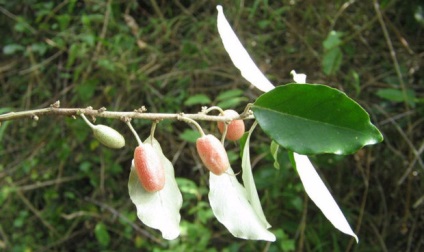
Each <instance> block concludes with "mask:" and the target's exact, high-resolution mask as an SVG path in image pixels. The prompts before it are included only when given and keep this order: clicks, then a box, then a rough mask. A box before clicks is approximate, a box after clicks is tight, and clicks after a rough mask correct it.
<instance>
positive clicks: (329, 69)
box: [321, 47, 343, 75]
mask: <svg viewBox="0 0 424 252" xmlns="http://www.w3.org/2000/svg"><path fill="white" fill-rule="evenodd" d="M342 59H343V54H342V50H340V48H339V47H336V48H333V49H331V50H329V51H327V52H325V53H324V57H323V58H322V61H321V64H322V71H323V72H324V73H325V74H326V75H333V74H335V73H336V72H337V71H338V70H339V69H340V66H341V64H342Z"/></svg>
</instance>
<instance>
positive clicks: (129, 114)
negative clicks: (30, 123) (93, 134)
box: [0, 107, 254, 122]
mask: <svg viewBox="0 0 424 252" xmlns="http://www.w3.org/2000/svg"><path fill="white" fill-rule="evenodd" d="M80 114H84V115H85V116H91V117H103V118H110V119H121V118H130V119H145V120H152V121H156V120H159V121H160V120H166V119H168V120H179V117H181V114H177V113H141V112H139V111H106V110H104V109H98V110H96V109H92V108H55V107H49V108H42V109H34V110H25V111H20V112H9V113H5V114H1V115H0V122H5V121H12V120H19V119H25V118H27V119H28V118H29V119H34V120H35V118H37V119H41V117H43V116H69V117H74V118H75V117H76V116H79V115H80ZM184 118H190V119H192V120H196V121H213V122H225V121H231V120H236V119H243V120H244V119H254V117H253V115H249V114H245V113H244V112H243V113H242V115H240V117H238V118H231V117H228V116H222V115H206V114H204V113H196V114H184Z"/></svg>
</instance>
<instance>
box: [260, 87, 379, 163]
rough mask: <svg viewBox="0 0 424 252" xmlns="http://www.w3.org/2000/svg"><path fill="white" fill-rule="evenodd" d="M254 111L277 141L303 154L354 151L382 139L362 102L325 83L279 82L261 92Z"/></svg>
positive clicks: (350, 152) (267, 132) (347, 152)
mask: <svg viewBox="0 0 424 252" xmlns="http://www.w3.org/2000/svg"><path fill="white" fill-rule="evenodd" d="M252 111H253V113H254V115H255V118H256V120H257V121H258V123H259V125H260V126H261V128H262V129H263V130H264V131H265V133H266V134H268V135H269V136H270V137H271V138H272V139H273V140H274V141H276V142H277V143H278V144H279V145H281V146H283V147H285V148H287V149H289V150H291V151H294V152H297V153H300V154H304V155H309V154H322V153H333V154H352V153H354V152H356V151H357V150H358V149H360V148H362V147H363V146H365V145H370V144H375V143H377V142H381V141H382V140H383V136H382V135H381V133H380V131H378V129H377V128H376V127H375V126H374V125H373V124H371V122H370V117H369V115H368V113H367V112H366V111H365V110H364V109H363V108H362V107H361V106H360V105H359V104H357V103H356V102H355V101H353V100H352V99H350V98H349V97H347V96H346V94H344V93H343V92H341V91H339V90H337V89H334V88H331V87H328V86H325V85H320V84H287V85H284V86H279V87H277V88H275V89H273V90H271V91H269V92H268V93H265V94H263V95H261V96H260V97H259V98H258V99H257V100H256V102H255V103H254V105H253V107H252Z"/></svg>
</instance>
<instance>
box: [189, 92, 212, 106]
mask: <svg viewBox="0 0 424 252" xmlns="http://www.w3.org/2000/svg"><path fill="white" fill-rule="evenodd" d="M210 103H211V100H210V99H209V97H208V96H207V95H205V94H197V95H192V96H190V97H189V98H188V99H187V100H186V101H185V102H184V105H185V106H191V105H195V104H210Z"/></svg>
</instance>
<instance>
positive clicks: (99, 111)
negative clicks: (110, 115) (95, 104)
mask: <svg viewBox="0 0 424 252" xmlns="http://www.w3.org/2000/svg"><path fill="white" fill-rule="evenodd" d="M105 111H106V108H105V107H101V108H99V109H98V110H97V112H98V113H99V114H101V113H103V112H105Z"/></svg>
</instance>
